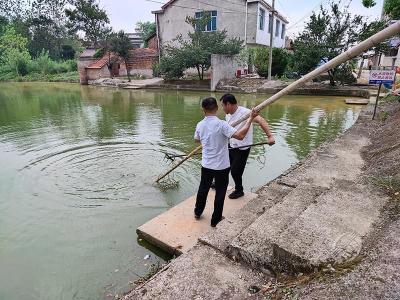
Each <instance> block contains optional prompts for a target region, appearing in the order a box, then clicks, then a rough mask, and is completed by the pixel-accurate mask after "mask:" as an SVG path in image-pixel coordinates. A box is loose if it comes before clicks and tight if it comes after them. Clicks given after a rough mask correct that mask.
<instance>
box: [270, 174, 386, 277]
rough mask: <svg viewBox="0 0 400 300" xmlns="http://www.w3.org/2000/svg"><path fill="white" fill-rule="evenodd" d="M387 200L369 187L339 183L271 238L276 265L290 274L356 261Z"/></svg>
mask: <svg viewBox="0 0 400 300" xmlns="http://www.w3.org/2000/svg"><path fill="white" fill-rule="evenodd" d="M387 201H388V197H387V196H384V195H382V194H381V193H377V192H376V190H375V189H373V188H371V187H369V186H368V185H365V184H357V183H353V182H351V181H342V180H338V181H337V182H336V183H335V185H334V186H333V187H332V189H330V190H329V191H327V192H326V193H324V194H322V195H321V196H320V197H318V198H317V199H316V201H315V203H312V204H311V205H310V206H309V207H308V208H307V209H306V210H305V211H304V212H303V213H302V214H301V215H300V216H299V217H298V218H297V219H296V220H294V221H293V222H291V224H290V225H289V226H288V227H287V229H286V230H285V231H284V232H282V233H281V234H280V235H279V236H271V242H272V243H273V244H274V260H275V263H279V262H280V266H281V267H282V268H283V269H286V268H288V269H287V270H288V271H291V270H302V269H312V268H314V267H319V266H321V265H326V264H328V263H332V264H335V263H342V262H345V261H348V260H351V259H353V258H355V257H356V256H357V255H358V254H359V252H360V250H361V246H362V239H363V237H364V236H365V235H366V234H368V233H369V232H370V231H371V230H372V225H373V224H374V222H376V221H377V219H378V217H379V215H380V211H381V209H382V208H383V206H384V205H385V204H386V203H387ZM316 224H318V226H316Z"/></svg>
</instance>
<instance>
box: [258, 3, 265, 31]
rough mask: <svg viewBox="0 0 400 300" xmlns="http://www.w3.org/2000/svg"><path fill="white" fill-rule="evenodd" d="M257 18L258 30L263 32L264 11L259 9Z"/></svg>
mask: <svg viewBox="0 0 400 300" xmlns="http://www.w3.org/2000/svg"><path fill="white" fill-rule="evenodd" d="M258 17H259V26H258V28H259V29H260V30H264V27H265V10H263V9H262V8H260V13H259V15H258Z"/></svg>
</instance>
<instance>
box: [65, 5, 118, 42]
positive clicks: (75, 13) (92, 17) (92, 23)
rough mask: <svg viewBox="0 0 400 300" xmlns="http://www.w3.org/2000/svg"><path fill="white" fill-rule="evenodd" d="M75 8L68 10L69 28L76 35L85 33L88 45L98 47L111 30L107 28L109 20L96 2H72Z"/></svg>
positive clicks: (66, 12) (66, 11)
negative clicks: (81, 32) (79, 32)
mask: <svg viewBox="0 0 400 300" xmlns="http://www.w3.org/2000/svg"><path fill="white" fill-rule="evenodd" d="M71 1H73V5H74V8H67V9H66V10H65V14H66V16H67V17H68V19H69V22H68V27H69V28H70V30H71V31H72V32H74V33H76V32H78V31H83V32H84V33H85V39H86V42H87V43H89V44H90V43H91V44H93V45H97V44H98V42H99V41H100V40H101V39H103V38H104V36H105V35H107V34H108V33H109V32H110V31H111V29H110V28H108V27H107V24H109V22H110V21H109V19H108V16H107V13H106V11H105V10H104V9H101V8H100V6H99V3H98V2H97V1H96V0H71Z"/></svg>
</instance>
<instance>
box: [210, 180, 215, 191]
mask: <svg viewBox="0 0 400 300" xmlns="http://www.w3.org/2000/svg"><path fill="white" fill-rule="evenodd" d="M210 188H212V189H213V190H215V181H213V182H211V186H210Z"/></svg>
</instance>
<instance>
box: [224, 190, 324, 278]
mask: <svg viewBox="0 0 400 300" xmlns="http://www.w3.org/2000/svg"><path fill="white" fill-rule="evenodd" d="M326 190H327V189H326V188H324V187H319V186H315V185H308V184H305V185H303V184H301V185H299V186H297V187H296V188H295V189H292V190H291V191H290V192H289V193H288V194H287V195H286V196H285V197H284V198H283V201H281V202H279V203H277V204H275V205H273V206H272V207H271V208H270V209H268V210H266V211H265V213H263V214H262V215H261V216H260V217H258V219H257V220H255V221H254V222H253V223H252V224H251V225H250V226H249V227H248V228H246V229H245V230H243V231H242V233H240V234H239V235H238V236H237V237H236V238H234V239H233V240H232V242H231V243H230V245H229V246H228V249H227V252H228V253H229V255H230V256H231V257H234V258H235V259H239V260H242V261H244V262H245V263H247V264H249V265H250V266H252V267H254V268H259V269H261V270H263V271H265V272H269V270H271V269H273V246H272V242H271V241H275V240H276V239H277V238H278V237H279V235H280V234H281V233H282V232H283V231H285V230H286V228H287V227H289V226H290V225H291V224H292V223H293V222H294V221H295V220H296V218H297V217H298V216H299V215H300V214H301V213H302V212H303V211H304V210H305V209H307V207H308V206H309V205H311V204H312V203H313V202H314V201H315V199H316V198H317V197H318V196H319V195H321V194H322V193H323V192H325V191H326Z"/></svg>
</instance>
